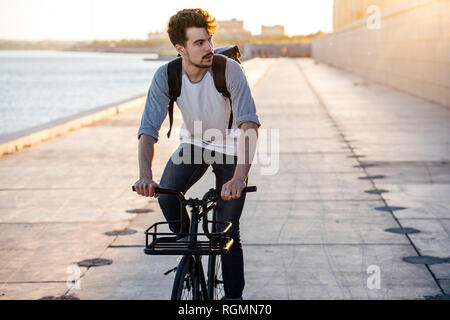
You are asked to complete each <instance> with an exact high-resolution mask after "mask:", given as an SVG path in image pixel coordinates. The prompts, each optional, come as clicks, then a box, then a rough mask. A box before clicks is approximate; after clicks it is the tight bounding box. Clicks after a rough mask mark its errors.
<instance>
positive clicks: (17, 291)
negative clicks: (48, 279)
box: [0, 282, 72, 300]
mask: <svg viewBox="0 0 450 320" xmlns="http://www.w3.org/2000/svg"><path fill="white" fill-rule="evenodd" d="M67 291H68V286H67V284H66V282H63V283H60V282H57V283H42V282H36V283H8V284H0V300H17V299H20V300H38V299H41V298H44V297H48V296H49V293H51V296H53V297H60V296H62V295H64V294H65V293H66V292H67ZM71 295H72V294H71Z"/></svg>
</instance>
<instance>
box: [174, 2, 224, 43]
mask: <svg viewBox="0 0 450 320" xmlns="http://www.w3.org/2000/svg"><path fill="white" fill-rule="evenodd" d="M190 27H195V28H204V29H206V31H207V32H208V34H210V35H213V34H214V33H215V32H216V30H217V23H216V19H215V18H213V17H211V15H210V14H209V13H208V12H206V11H205V10H203V9H200V8H197V9H184V10H181V11H178V12H177V13H176V14H174V15H173V16H171V17H170V20H169V24H168V27H167V33H168V34H169V38H170V42H172V44H173V45H174V46H175V45H176V44H180V45H182V46H184V45H185V44H186V41H187V37H186V29H187V28H190Z"/></svg>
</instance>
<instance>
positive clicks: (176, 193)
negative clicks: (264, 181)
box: [131, 186, 257, 200]
mask: <svg viewBox="0 0 450 320" xmlns="http://www.w3.org/2000/svg"><path fill="white" fill-rule="evenodd" d="M131 189H132V190H133V191H135V192H136V187H135V186H132V187H131ZM256 191H257V187H256V186H250V187H245V188H244V190H242V192H256ZM155 193H159V194H171V195H174V196H176V197H177V198H179V199H180V200H186V199H185V198H184V195H183V193H181V192H179V191H176V190H172V189H165V188H158V187H156V188H155ZM214 193H215V194H216V195H220V194H221V191H220V190H217V189H214Z"/></svg>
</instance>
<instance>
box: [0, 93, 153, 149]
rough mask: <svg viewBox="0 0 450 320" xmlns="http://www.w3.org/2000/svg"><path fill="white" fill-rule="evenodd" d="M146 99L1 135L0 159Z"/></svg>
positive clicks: (125, 109) (144, 97) (120, 103)
mask: <svg viewBox="0 0 450 320" xmlns="http://www.w3.org/2000/svg"><path fill="white" fill-rule="evenodd" d="M146 98H147V96H139V97H135V98H132V99H127V100H125V101H121V102H118V103H117V104H113V105H107V106H101V107H98V108H95V109H92V110H87V111H83V112H81V113H79V114H76V115H73V116H68V117H65V118H61V119H57V120H54V121H51V122H48V123H45V124H42V125H40V126H36V127H33V128H29V129H25V130H22V131H18V132H14V133H11V134H7V135H3V136H1V137H0V157H1V156H2V155H5V154H11V153H14V152H16V151H19V150H21V149H23V148H27V147H31V146H33V145H35V144H38V143H41V142H43V141H46V140H50V139H52V138H55V137H57V136H60V135H63V134H65V133H67V132H70V131H72V130H76V129H79V128H82V127H85V126H89V125H92V124H94V123H96V122H99V121H103V120H106V119H109V118H112V117H114V116H116V115H117V114H119V113H123V112H127V111H129V110H133V109H136V108H140V107H142V105H144V104H145V99H146Z"/></svg>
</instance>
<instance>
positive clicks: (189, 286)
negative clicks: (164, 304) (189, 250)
mask: <svg viewBox="0 0 450 320" xmlns="http://www.w3.org/2000/svg"><path fill="white" fill-rule="evenodd" d="M200 292H201V291H200V288H199V279H198V272H197V270H196V264H195V260H194V257H192V256H183V258H182V259H181V261H180V263H179V264H178V267H177V273H176V274H175V279H174V281H173V287H172V297H171V299H172V300H199V298H201V293H200Z"/></svg>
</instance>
